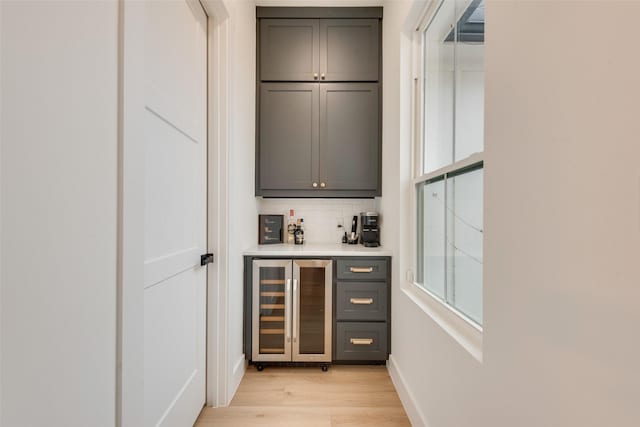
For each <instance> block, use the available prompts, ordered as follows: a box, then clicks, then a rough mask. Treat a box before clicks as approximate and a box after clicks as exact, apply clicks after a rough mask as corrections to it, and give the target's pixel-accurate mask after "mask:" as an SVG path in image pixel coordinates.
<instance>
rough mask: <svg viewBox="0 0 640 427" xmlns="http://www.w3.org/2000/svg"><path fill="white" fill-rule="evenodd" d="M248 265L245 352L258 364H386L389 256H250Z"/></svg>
mask: <svg viewBox="0 0 640 427" xmlns="http://www.w3.org/2000/svg"><path fill="white" fill-rule="evenodd" d="M244 265H245V270H244V271H245V287H244V352H245V356H246V357H247V359H250V360H251V361H253V362H254V363H256V365H258V367H261V365H262V364H263V363H265V362H320V363H326V362H329V361H333V362H336V363H339V362H341V361H342V362H345V363H358V362H362V363H372V362H373V363H383V362H384V361H385V360H387V359H388V357H389V353H390V350H391V349H390V343H391V335H390V333H391V327H390V326H391V311H390V310H391V258H389V257H333V258H324V259H306V258H305V259H303V258H293V259H291V258H289V259H282V258H275V257H274V258H255V257H252V256H245V259H244ZM352 270H354V272H352ZM341 272H342V273H344V272H352V274H354V276H346V277H345V275H344V274H342V273H341Z"/></svg>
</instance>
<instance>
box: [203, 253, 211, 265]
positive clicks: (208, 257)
mask: <svg viewBox="0 0 640 427" xmlns="http://www.w3.org/2000/svg"><path fill="white" fill-rule="evenodd" d="M212 263H213V254H204V255H200V265H207V264H212Z"/></svg>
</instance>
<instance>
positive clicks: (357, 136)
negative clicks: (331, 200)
mask: <svg viewBox="0 0 640 427" xmlns="http://www.w3.org/2000/svg"><path fill="white" fill-rule="evenodd" d="M380 148H381V145H380V126H379V100H378V84H377V83H327V84H324V85H321V89H320V165H319V167H320V186H321V187H322V188H324V189H326V190H379V177H380Z"/></svg>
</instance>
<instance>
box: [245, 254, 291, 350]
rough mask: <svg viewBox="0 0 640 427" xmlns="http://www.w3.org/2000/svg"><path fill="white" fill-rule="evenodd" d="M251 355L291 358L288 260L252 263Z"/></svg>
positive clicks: (289, 265)
mask: <svg viewBox="0 0 640 427" xmlns="http://www.w3.org/2000/svg"><path fill="white" fill-rule="evenodd" d="M252 277H253V292H252V293H253V307H252V308H253V309H252V312H253V319H252V331H253V334H252V344H251V348H252V355H251V356H252V357H251V359H252V360H254V361H290V360H291V333H290V331H291V261H290V260H260V261H254V262H253V275H252Z"/></svg>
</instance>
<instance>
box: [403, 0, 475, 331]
mask: <svg viewBox="0 0 640 427" xmlns="http://www.w3.org/2000/svg"><path fill="white" fill-rule="evenodd" d="M417 37H419V41H418V43H419V45H420V50H419V54H418V56H419V58H420V68H421V70H420V78H419V79H418V86H417V91H418V97H417V98H418V99H419V102H418V105H419V114H418V115H417V116H419V117H420V118H421V120H420V123H419V131H418V132H417V138H416V140H417V150H416V153H417V155H416V171H415V177H414V178H415V179H414V185H415V191H416V214H417V239H416V244H417V248H416V249H417V251H416V253H417V260H416V261H417V268H416V273H417V274H416V284H417V285H418V286H420V287H422V288H424V289H425V290H427V291H428V292H429V293H430V294H431V295H432V296H434V297H436V298H438V299H440V300H441V301H442V302H443V303H445V304H447V305H448V306H450V307H451V308H453V309H454V310H455V311H456V312H458V313H459V314H461V315H462V316H463V317H465V318H467V319H468V320H471V321H472V322H473V323H475V324H477V325H482V264H483V258H482V253H483V250H482V245H483V186H484V184H483V171H484V169H483V167H484V164H483V150H484V0H442V1H441V2H440V3H439V5H438V6H437V8H436V10H435V13H433V14H431V15H430V19H429V20H428V21H426V22H424V23H423V25H422V27H421V28H420V29H419V31H418V33H417Z"/></svg>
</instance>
